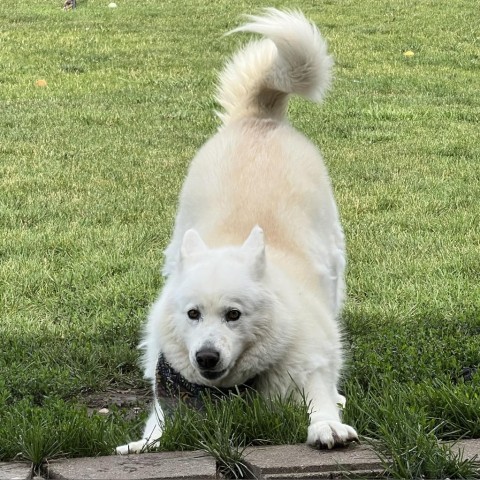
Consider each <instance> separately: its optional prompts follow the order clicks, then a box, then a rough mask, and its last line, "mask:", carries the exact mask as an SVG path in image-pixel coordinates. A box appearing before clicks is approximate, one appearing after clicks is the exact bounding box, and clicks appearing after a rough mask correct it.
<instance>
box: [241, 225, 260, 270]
mask: <svg viewBox="0 0 480 480" xmlns="http://www.w3.org/2000/svg"><path fill="white" fill-rule="evenodd" d="M242 252H244V253H245V254H246V255H247V256H248V258H249V259H250V261H251V265H252V267H253V274H254V276H255V277H256V278H261V277H262V276H263V273H264V271H265V240H264V238H263V230H262V229H261V228H260V227H259V226H258V225H255V226H254V227H253V228H252V231H251V232H250V235H249V236H248V238H247V239H246V240H245V243H244V244H243V245H242Z"/></svg>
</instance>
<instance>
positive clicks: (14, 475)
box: [0, 462, 32, 480]
mask: <svg viewBox="0 0 480 480" xmlns="http://www.w3.org/2000/svg"><path fill="white" fill-rule="evenodd" d="M31 478H32V467H31V465H30V464H28V463H20V462H8V463H6V462H5V463H3V462H0V480H30V479H31Z"/></svg>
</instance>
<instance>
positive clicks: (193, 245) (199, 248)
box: [180, 228, 208, 260]
mask: <svg viewBox="0 0 480 480" xmlns="http://www.w3.org/2000/svg"><path fill="white" fill-rule="evenodd" d="M207 250H208V247H207V246H206V245H205V242H204V241H203V240H202V238H201V237H200V235H199V233H198V232H197V231H196V230H194V229H193V228H191V229H190V230H187V231H186V232H185V233H184V235H183V240H182V247H181V248H180V260H183V259H184V258H185V257H189V256H190V255H197V254H199V253H203V252H206V251H207Z"/></svg>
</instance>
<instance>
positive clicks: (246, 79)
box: [117, 9, 357, 453]
mask: <svg viewBox="0 0 480 480" xmlns="http://www.w3.org/2000/svg"><path fill="white" fill-rule="evenodd" d="M249 20H250V22H249V23H247V24H246V25H243V26H241V27H239V28H237V29H236V30H234V31H237V32H255V33H259V34H262V35H264V36H265V37H267V38H265V39H262V40H260V41H255V42H252V43H250V44H248V45H247V46H246V47H245V48H244V49H243V50H241V51H240V52H238V53H237V54H236V55H235V56H234V57H233V59H232V61H231V62H230V63H229V64H228V65H227V66H226V68H225V70H224V71H223V73H222V74H221V75H220V82H219V89H218V98H217V99H218V101H219V103H220V105H221V106H222V107H223V109H224V113H221V114H220V117H221V119H222V121H223V125H222V127H221V129H220V130H219V132H218V133H217V134H216V135H214V136H213V138H211V139H210V140H209V141H208V142H207V143H206V144H205V145H204V146H203V147H202V148H201V149H200V151H199V152H198V154H197V155H196V157H195V158H194V159H193V161H192V164H191V166H190V170H189V173H188V175H187V178H186V180H185V183H184V185H183V190H182V193H181V197H180V206H179V211H178V216H177V219H176V223H175V230H174V233H173V238H172V240H171V243H170V245H169V246H168V248H167V249H166V252H165V256H166V258H165V268H164V274H165V276H166V281H165V286H164V288H163V290H162V293H161V295H160V297H159V299H158V300H157V301H156V303H155V304H154V306H153V308H152V310H151V313H150V316H149V319H148V323H147V325H146V328H145V334H144V339H143V342H142V344H141V347H142V348H143V349H144V352H145V355H144V366H145V376H146V377H147V378H149V379H151V380H152V382H153V383H154V385H155V378H156V376H157V377H158V375H159V370H158V368H157V362H158V361H159V358H162V361H163V362H164V364H165V365H167V368H168V369H170V370H169V371H170V372H173V375H176V376H177V377H176V378H181V379H182V381H184V382H185V383H187V384H193V385H195V386H207V387H209V386H210V387H212V386H213V387H219V388H225V387H232V386H235V385H243V384H245V383H246V382H250V383H252V382H253V384H254V388H255V390H257V391H258V392H259V393H260V394H262V395H265V396H277V395H288V394H290V393H292V392H297V391H298V390H300V391H303V393H304V395H305V396H306V398H307V400H308V402H309V403H310V407H309V408H310V410H309V414H310V426H309V428H308V438H307V442H308V443H309V444H312V445H315V446H318V447H327V448H332V447H334V446H337V445H345V444H347V443H348V442H350V441H353V440H355V439H356V438H357V434H356V432H355V430H354V429H353V428H352V427H350V426H348V425H345V424H343V423H342V422H341V419H340V409H341V406H342V405H343V404H344V402H345V399H344V398H343V397H342V396H341V395H340V394H339V393H338V391H337V382H338V380H339V374H340V370H341V366H342V345H341V338H340V337H341V335H340V332H339V326H338V324H337V317H338V315H339V312H340V309H341V306H342V301H343V296H344V267H345V247H344V238H343V233H342V228H341V225H340V222H339V217H338V212H337V207H336V204H335V200H334V198H333V194H332V188H331V186H330V181H329V177H328V174H327V170H326V168H325V166H324V164H323V161H322V158H321V156H320V154H319V152H318V151H317V149H316V148H315V146H314V145H313V144H312V143H311V142H310V141H308V140H307V139H306V138H305V137H304V136H303V135H302V134H300V133H299V132H297V131H296V130H294V129H293V128H292V127H291V126H290V125H289V124H288V123H287V121H286V119H285V113H286V109H287V102H288V97H289V95H290V94H294V93H296V94H299V95H302V96H304V97H307V98H309V99H312V100H314V101H320V100H321V99H322V97H323V95H324V93H325V91H326V90H327V88H328V86H329V83H330V77H331V67H332V63H333V61H332V59H331V57H330V56H329V55H328V54H327V48H326V44H325V41H324V40H323V39H322V37H321V35H320V33H319V32H318V30H317V28H316V27H315V26H314V25H313V24H312V23H310V22H309V21H307V20H306V19H305V17H304V16H303V15H302V14H300V13H298V12H282V11H278V10H275V9H268V10H266V11H265V13H264V14H263V15H261V16H252V17H249ZM165 365H164V367H165ZM162 368H163V367H162ZM162 371H163V370H162ZM157 381H158V378H157ZM154 389H155V387H154ZM294 394H295V393H294ZM299 396H300V394H299ZM163 418H164V417H163V412H162V410H161V408H160V406H159V404H158V402H155V407H154V411H153V412H152V414H151V416H150V418H149V420H148V421H147V425H146V428H145V433H144V438H143V439H141V440H139V441H137V442H132V443H130V444H128V445H124V446H121V447H118V448H117V452H118V453H128V452H139V451H141V450H142V449H144V448H145V447H146V446H147V444H155V443H156V442H158V440H159V438H160V436H161V434H162V420H163Z"/></svg>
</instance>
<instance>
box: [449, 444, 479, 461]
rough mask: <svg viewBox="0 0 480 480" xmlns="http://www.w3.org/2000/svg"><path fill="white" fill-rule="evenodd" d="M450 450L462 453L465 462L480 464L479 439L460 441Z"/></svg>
mask: <svg viewBox="0 0 480 480" xmlns="http://www.w3.org/2000/svg"><path fill="white" fill-rule="evenodd" d="M452 450H453V451H456V452H462V453H463V458H464V459H465V460H474V461H475V462H478V463H479V464H480V438H474V439H471V440H460V441H458V442H456V443H455V444H454V445H453V447H452Z"/></svg>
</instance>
